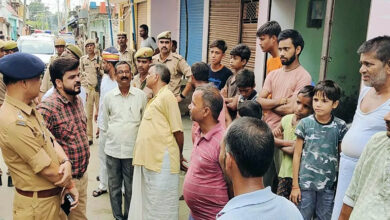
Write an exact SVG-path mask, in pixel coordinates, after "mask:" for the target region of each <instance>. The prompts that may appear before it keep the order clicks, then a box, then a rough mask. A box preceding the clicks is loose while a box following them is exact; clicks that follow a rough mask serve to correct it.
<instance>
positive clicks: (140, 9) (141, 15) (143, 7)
mask: <svg viewBox="0 0 390 220" xmlns="http://www.w3.org/2000/svg"><path fill="white" fill-rule="evenodd" d="M147 13H148V11H147V2H146V1H144V2H141V3H138V4H137V28H136V29H135V30H136V33H137V34H136V35H137V49H139V47H140V45H141V38H140V36H139V34H138V27H139V26H140V25H141V24H146V25H147V24H148V14H147Z"/></svg>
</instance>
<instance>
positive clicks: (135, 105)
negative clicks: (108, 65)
mask: <svg viewBox="0 0 390 220" xmlns="http://www.w3.org/2000/svg"><path fill="white" fill-rule="evenodd" d="M115 69H116V74H115V78H116V81H117V83H118V86H117V87H116V88H114V89H113V90H111V91H110V92H108V93H107V94H106V95H105V97H104V99H103V112H102V116H103V126H102V127H101V132H102V135H103V136H104V137H105V143H103V144H104V152H105V153H106V155H107V157H106V165H107V174H108V191H109V195H110V202H111V208H112V213H113V215H114V218H115V219H127V217H128V213H129V206H130V200H131V193H132V183H133V165H132V164H133V148H134V144H135V140H136V138H137V134H138V127H139V126H140V124H141V119H142V115H143V113H144V109H145V106H146V102H147V98H146V95H145V93H144V92H143V91H142V90H140V89H137V88H135V87H132V86H130V81H131V79H132V75H133V74H132V72H131V70H130V65H129V63H127V62H126V61H119V62H118V63H117V64H116V65H115ZM122 182H123V184H124V188H125V190H124V198H125V199H124V201H125V204H124V211H122V190H121V188H122Z"/></svg>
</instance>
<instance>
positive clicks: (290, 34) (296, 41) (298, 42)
mask: <svg viewBox="0 0 390 220" xmlns="http://www.w3.org/2000/svg"><path fill="white" fill-rule="evenodd" d="M288 38H290V39H291V41H292V43H293V45H294V47H295V49H297V47H298V46H301V52H300V53H299V54H298V55H301V53H302V51H303V47H304V46H305V41H304V40H303V37H302V35H301V34H300V33H299V32H298V31H296V30H294V29H287V30H284V31H282V32H280V34H279V36H278V42H280V41H282V40H286V39H288Z"/></svg>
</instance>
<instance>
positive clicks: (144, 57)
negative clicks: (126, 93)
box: [131, 47, 154, 100]
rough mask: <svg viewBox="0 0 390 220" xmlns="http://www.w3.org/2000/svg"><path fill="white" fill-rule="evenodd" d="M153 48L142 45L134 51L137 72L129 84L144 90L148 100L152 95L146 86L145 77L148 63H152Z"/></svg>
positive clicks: (148, 66)
mask: <svg viewBox="0 0 390 220" xmlns="http://www.w3.org/2000/svg"><path fill="white" fill-rule="evenodd" d="M153 54H154V52H153V50H152V49H151V48H149V47H143V48H141V49H139V50H138V51H137V53H135V56H134V58H135V59H136V62H137V69H138V74H137V75H136V76H134V78H133V80H132V81H131V84H132V85H133V86H134V87H136V88H139V89H141V90H142V91H144V92H145V94H146V96H147V97H148V100H149V99H151V98H152V97H153V91H152V90H151V89H150V88H148V87H147V86H146V77H147V76H148V72H149V68H150V64H152V57H153Z"/></svg>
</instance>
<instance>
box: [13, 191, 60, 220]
mask: <svg viewBox="0 0 390 220" xmlns="http://www.w3.org/2000/svg"><path fill="white" fill-rule="evenodd" d="M60 204H61V198H60V194H58V195H57V196H52V197H48V198H38V196H37V193H34V195H33V197H27V196H23V195H20V194H19V193H18V192H16V191H15V193H14V204H13V219H14V220H30V219H31V220H36V219H47V220H57V219H60V212H62V213H63V215H65V214H64V212H63V211H62V210H61V209H60Z"/></svg>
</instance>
